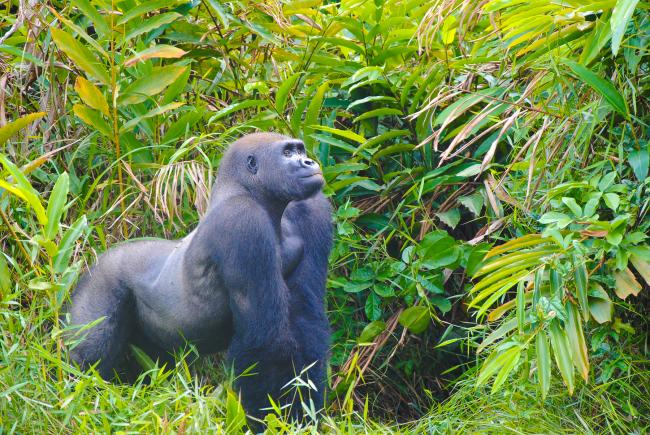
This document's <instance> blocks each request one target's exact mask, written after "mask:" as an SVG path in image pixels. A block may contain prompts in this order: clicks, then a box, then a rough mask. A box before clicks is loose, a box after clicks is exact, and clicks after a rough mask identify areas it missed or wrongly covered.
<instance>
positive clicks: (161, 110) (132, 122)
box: [120, 102, 185, 133]
mask: <svg viewBox="0 0 650 435" xmlns="http://www.w3.org/2000/svg"><path fill="white" fill-rule="evenodd" d="M184 104H185V103H181V102H177V103H169V104H165V105H164V106H160V107H156V108H155V109H152V110H150V111H148V112H147V113H145V114H144V115H141V116H138V117H136V118H133V119H132V120H130V121H129V122H127V123H126V124H124V125H123V126H122V127H121V128H120V133H124V132H127V131H129V130H131V129H132V128H133V127H135V126H136V125H138V124H139V123H140V122H142V121H143V120H144V119H147V118H153V117H154V116H158V115H162V114H163V113H165V112H168V111H170V110H174V109H177V108H179V107H181V106H182V105H184Z"/></svg>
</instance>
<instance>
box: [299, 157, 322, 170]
mask: <svg viewBox="0 0 650 435" xmlns="http://www.w3.org/2000/svg"><path fill="white" fill-rule="evenodd" d="M300 164H301V165H302V166H303V167H305V168H317V167H318V163H316V162H315V161H313V160H312V159H307V158H304V159H302V160H300Z"/></svg>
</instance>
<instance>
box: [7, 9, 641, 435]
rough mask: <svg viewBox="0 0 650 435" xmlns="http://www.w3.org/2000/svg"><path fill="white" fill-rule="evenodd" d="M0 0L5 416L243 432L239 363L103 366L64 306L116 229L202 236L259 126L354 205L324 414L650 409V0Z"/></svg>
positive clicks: (342, 210)
mask: <svg viewBox="0 0 650 435" xmlns="http://www.w3.org/2000/svg"><path fill="white" fill-rule="evenodd" d="M2 7H3V8H4V10H3V11H2V12H0V14H2V15H0V17H2V22H1V24H0V26H1V28H2V33H3V36H1V37H0V62H2V67H3V73H2V75H1V76H0V164H1V166H0V247H2V252H1V253H0V330H1V331H2V338H1V339H0V352H1V353H2V358H0V431H1V430H3V429H4V430H7V431H9V432H12V431H14V430H17V431H19V432H23V431H26V432H33V431H37V432H40V431H43V430H44V429H45V428H46V427H54V428H56V429H52V430H55V431H59V430H66V431H82V432H83V431H89V430H91V431H109V430H111V429H112V430H125V429H127V428H131V429H133V430H140V431H146V432H153V431H154V430H155V431H157V432H158V431H160V432H164V431H168V430H174V431H179V432H181V431H184V430H193V431H199V432H200V431H205V430H208V429H216V430H222V431H223V430H227V431H228V432H233V431H236V430H239V429H240V428H242V425H243V420H242V415H241V413H242V411H241V408H240V407H239V405H238V403H237V398H236V395H234V393H233V392H232V391H231V390H230V389H229V385H230V379H228V376H227V373H226V372H227V370H226V371H224V370H222V367H221V365H220V364H219V361H220V360H219V358H218V357H217V358H209V359H207V360H205V359H204V360H202V361H200V362H198V363H195V364H193V365H188V362H189V361H190V360H193V359H195V358H194V354H193V351H192V349H191V348H189V349H188V351H187V356H188V358H186V359H185V360H183V359H179V363H178V365H177V367H176V368H173V369H172V370H165V369H160V368H158V367H157V366H156V365H155V362H153V361H151V360H149V359H148V358H147V357H146V355H143V354H142V353H141V352H138V350H137V349H134V353H135V357H136V358H138V359H139V360H140V361H141V363H142V364H143V366H144V367H146V368H149V369H150V370H151V371H150V378H149V379H148V380H147V381H146V382H145V379H144V378H143V379H142V380H141V381H142V382H138V383H136V384H135V385H116V384H110V383H104V382H103V381H101V380H100V379H99V378H98V377H97V376H92V375H90V374H82V373H80V372H79V371H78V370H77V369H76V368H75V367H73V366H71V365H70V364H69V363H68V362H67V358H66V351H65V343H64V342H63V338H62V331H63V328H64V324H63V323H62V322H61V319H60V310H61V307H62V305H63V304H64V303H65V301H66V298H67V296H68V294H69V292H70V290H71V289H72V288H73V286H74V283H75V280H76V279H77V277H78V275H79V273H80V271H81V269H82V267H85V265H86V264H87V263H91V262H92V261H93V260H94V258H95V255H96V254H97V253H100V252H102V251H104V250H105V249H106V248H107V247H108V246H111V245H112V244H114V243H117V242H119V241H121V240H124V239H125V238H135V237H145V236H160V237H167V238H172V237H182V236H183V235H185V234H186V233H187V232H188V231H189V230H190V229H191V228H192V227H193V226H194V225H195V223H196V222H197V220H198V218H199V216H200V215H201V213H202V212H203V211H204V210H205V208H206V204H207V200H208V195H209V190H210V186H211V184H212V181H213V179H214V174H215V168H217V167H218V162H219V158H220V155H221V153H222V151H223V149H224V147H225V146H227V144H228V143H230V142H232V140H234V139H235V138H237V137H239V136H240V135H242V134H244V133H246V132H250V131H255V130H264V131H270V130H272V131H279V132H283V133H286V134H289V135H292V136H296V137H300V138H302V139H303V140H304V141H305V143H306V146H307V147H308V150H309V152H310V154H311V155H312V156H314V157H315V158H317V159H318V160H319V161H320V162H321V164H322V166H323V169H324V175H325V177H326V180H327V184H328V187H327V190H326V193H327V194H328V195H329V196H330V197H331V199H332V201H333V203H334V205H335V210H336V213H335V217H334V218H335V222H336V242H335V247H334V251H333V254H332V256H331V259H330V275H329V279H328V292H329V295H328V307H329V308H328V314H329V318H330V321H331V322H332V325H333V329H334V342H333V343H332V359H331V376H330V385H331V387H332V388H331V389H332V392H331V394H330V399H331V400H330V403H331V406H330V407H329V409H328V410H327V414H328V415H329V417H326V416H324V415H318V416H316V415H314V416H313V419H314V420H316V421H321V422H324V425H325V427H331V428H334V427H340V429H341V430H350V431H353V430H366V431H383V430H389V429H388V428H387V427H383V426H369V425H370V423H369V421H370V420H372V419H375V420H376V419H381V420H384V421H386V422H390V421H406V420H410V419H413V418H421V420H420V421H419V422H418V423H417V424H415V425H414V426H413V430H415V431H420V430H427V431H433V430H441V431H455V430H458V431H463V430H470V431H490V430H497V431H499V429H504V428H513V430H514V429H516V427H517V426H518V425H520V424H523V425H524V426H523V430H524V431H525V430H526V424H528V425H529V428H530V430H531V431H537V432H553V431H557V430H559V429H558V427H563V425H565V424H566V423H565V422H566V421H567V419H571V421H573V422H575V425H573V424H572V425H570V427H568V428H567V430H572V431H576V430H577V431H580V430H585V429H586V430H587V431H589V430H593V431H595V432H599V431H601V430H604V429H605V428H609V429H610V430H612V428H613V430H616V431H627V432H630V431H632V430H639V429H640V430H644V428H645V429H647V428H648V426H649V423H648V420H647V417H645V416H646V415H647V413H648V412H650V403H649V400H650V399H648V398H649V397H650V396H649V395H648V388H649V387H648V384H649V383H650V374H649V372H648V347H647V340H648V336H647V330H648V321H647V315H648V285H650V246H649V245H648V240H647V233H648V231H649V230H650V219H648V210H649V208H650V195H649V194H648V191H649V189H650V177H648V166H649V152H650V149H649V146H650V145H649V138H650V131H649V130H648V123H649V122H650V101H649V100H648V97H649V95H650V94H649V92H648V89H649V87H650V83H649V81H648V77H649V76H648V73H649V72H650V71H649V70H650V62H649V61H650V56H649V53H648V45H649V40H650V14H648V10H649V9H650V4H649V3H648V2H645V1H638V0H618V1H615V0H611V1H598V2H587V1H581V0H571V1H565V2H552V1H550V0H536V1H533V2H522V1H519V0H490V1H480V2H463V1H458V0H439V1H435V2H426V1H420V0H411V1H401V0H374V1H369V0H362V1H356V0H342V1H341V2H339V3H328V2H321V1H319V0H297V1H291V2H290V1H287V2H279V1H270V2H263V3H255V2H249V1H239V2H227V3H221V2H218V1H216V0H205V1H196V0H193V1H189V2H188V1H187V0H181V1H179V0H156V1H135V0H124V1H114V2H107V1H104V0H74V1H72V2H58V1H51V2H36V1H32V0H24V1H23V0H21V1H9V2H7V3H6V4H5V5H4V6H2ZM466 369H470V370H469V371H467V372H466V373H465V374H463V372H465V370H466ZM576 374H577V375H578V376H576ZM458 377H462V379H463V381H462V382H460V383H459V384H454V380H456V379H457V378H458ZM224 378H225V379H224ZM453 385H456V386H457V391H456V392H453V393H452V396H451V397H450V398H449V399H448V401H447V402H445V403H446V404H444V405H440V406H438V407H436V406H434V405H435V404H436V403H437V402H439V401H441V400H443V399H444V398H446V397H447V396H448V395H449V394H450V391H451V387H452V386H453ZM485 385H488V388H485ZM562 385H563V387H562ZM490 394H492V395H493V396H490ZM571 396H573V397H574V398H576V399H571ZM491 397H492V398H491ZM511 401H513V402H511ZM509 402H510V403H509ZM512 403H519V404H520V405H519V406H521V409H532V411H531V413H530V414H527V415H526V416H523V417H522V416H517V414H516V413H514V416H512V414H509V413H512V409H510V407H511V406H516V405H512ZM570 403H572V404H574V405H575V404H578V405H575V406H578V408H575V407H573V405H572V406H569V405H568V404H570ZM499 406H502V408H499ZM544 406H546V407H547V409H546V411H542V409H544V408H543V407H544ZM535 407H537V408H535ZM475 408H476V409H479V410H480V409H486V412H488V411H487V409H488V408H489V409H491V410H492V411H493V412H494V419H492V420H490V421H489V422H485V421H484V420H482V418H485V416H483V417H481V416H478V415H475V414H474V413H473V412H472V410H473V409H475ZM436 409H437V411H436ZM551 409H558V411H557V412H558V414H553V412H552V411H551ZM567 409H570V410H571V411H572V412H570V413H569V412H568V411H566V410H567ZM454 412H457V413H458V414H457V416H458V417H457V418H454V414H453V413H454ZM564 412H567V414H566V415H565V414H563V413H564ZM429 413H432V414H429ZM427 414H429V416H428V417H427ZM449 415H451V416H450V417H449ZM508 415H510V417H508ZM272 424H273V425H275V427H276V428H277V429H278V430H282V428H283V427H285V426H284V425H285V424H286V423H284V422H282V421H281V420H279V419H278V420H273V423H272ZM489 424H493V425H494V426H492V427H490V426H489ZM339 425H340V426H339ZM367 425H368V426H367ZM310 430H312V431H315V430H316V429H315V427H314V426H312V428H311V429H310Z"/></svg>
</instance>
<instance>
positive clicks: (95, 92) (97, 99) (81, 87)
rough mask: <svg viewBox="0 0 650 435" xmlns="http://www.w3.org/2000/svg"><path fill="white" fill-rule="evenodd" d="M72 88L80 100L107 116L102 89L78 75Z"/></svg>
mask: <svg viewBox="0 0 650 435" xmlns="http://www.w3.org/2000/svg"><path fill="white" fill-rule="evenodd" d="M74 90H75V91H77V94H79V98H81V101H83V102H84V103H86V104H87V105H88V106H90V107H92V108H93V109H97V110H99V111H100V112H102V113H103V114H104V115H106V116H109V113H108V103H107V102H106V98H104V94H102V91H100V90H99V88H98V87H97V86H95V85H94V84H92V83H91V82H90V81H88V80H86V79H85V78H83V77H82V76H78V77H77V80H76V81H75V84H74Z"/></svg>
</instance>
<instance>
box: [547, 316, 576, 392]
mask: <svg viewBox="0 0 650 435" xmlns="http://www.w3.org/2000/svg"><path fill="white" fill-rule="evenodd" d="M549 335H550V336H551V347H552V348H553V355H554V356H555V362H556V364H557V366H558V368H559V369H560V374H561V375H562V379H563V380H564V385H566V387H567V389H568V390H569V395H573V388H574V373H573V359H572V356H571V355H572V354H571V350H570V347H569V339H568V338H567V335H566V333H565V332H564V329H562V328H561V327H560V322H559V320H557V319H553V320H552V321H551V325H550V327H549Z"/></svg>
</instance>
